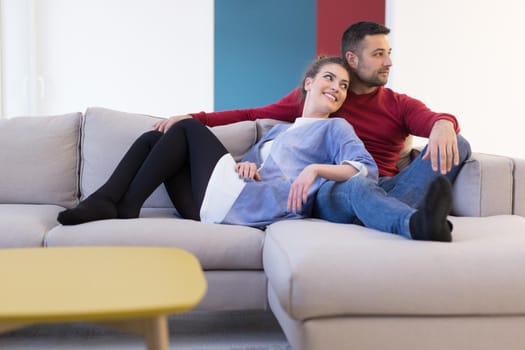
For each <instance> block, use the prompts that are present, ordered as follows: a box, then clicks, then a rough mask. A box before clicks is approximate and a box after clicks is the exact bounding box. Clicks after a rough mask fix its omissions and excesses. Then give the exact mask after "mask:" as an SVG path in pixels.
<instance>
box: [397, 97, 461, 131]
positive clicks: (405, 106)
mask: <svg viewBox="0 0 525 350" xmlns="http://www.w3.org/2000/svg"><path fill="white" fill-rule="evenodd" d="M399 99H400V101H399V102H400V108H401V109H402V110H401V111H400V112H401V115H403V116H404V119H405V123H406V125H407V127H408V131H409V133H410V134H412V135H415V136H420V137H426V138H428V137H429V136H430V131H431V130H432V127H433V126H434V123H435V122H437V121H438V120H441V119H445V120H449V121H451V122H452V124H454V129H455V130H456V133H459V131H460V128H459V123H458V121H457V119H456V117H455V116H453V115H452V114H448V113H437V112H433V111H432V110H430V109H429V108H428V107H427V106H426V105H425V104H424V103H423V102H421V101H419V100H417V99H415V98H412V97H409V96H407V95H399Z"/></svg>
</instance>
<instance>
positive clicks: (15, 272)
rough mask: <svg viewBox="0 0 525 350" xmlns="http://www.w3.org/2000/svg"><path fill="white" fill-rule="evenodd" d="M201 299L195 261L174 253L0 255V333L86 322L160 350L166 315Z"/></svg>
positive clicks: (90, 250)
mask: <svg viewBox="0 0 525 350" xmlns="http://www.w3.org/2000/svg"><path fill="white" fill-rule="evenodd" d="M205 292H206V280H205V279H204V275H203V273H202V269H201V266H200V264H199V262H198V260H197V259H196V258H195V257H194V256H193V255H191V254H190V253H188V252H186V251H184V250H181V249H177V248H147V247H64V248H22V249H0V333H2V332H6V331H10V330H14V329H18V328H22V327H26V326H29V325H32V324H35V323H53V322H77V321H82V322H84V321H85V322H93V323H96V324H101V325H105V326H110V327H113V328H116V329H118V330H123V331H129V332H133V333H138V334H140V335H143V336H144V337H145V340H146V344H147V348H148V349H149V350H153V349H155V350H165V349H168V348H169V334H168V325H167V318H166V317H167V315H168V314H174V313H179V312H184V311H187V310H190V309H192V308H193V307H194V306H195V305H197V304H198V303H199V301H200V300H201V299H202V298H203V296H204V294H205Z"/></svg>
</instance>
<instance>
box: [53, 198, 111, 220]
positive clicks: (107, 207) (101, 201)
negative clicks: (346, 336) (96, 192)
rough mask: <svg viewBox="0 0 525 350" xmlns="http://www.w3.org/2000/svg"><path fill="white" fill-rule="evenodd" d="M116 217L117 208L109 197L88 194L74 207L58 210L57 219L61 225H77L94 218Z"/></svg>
mask: <svg viewBox="0 0 525 350" xmlns="http://www.w3.org/2000/svg"><path fill="white" fill-rule="evenodd" d="M116 217H117V208H116V206H115V204H114V203H113V202H112V201H111V200H110V199H107V198H102V197H96V196H90V197H88V198H86V199H85V200H83V201H82V202H80V203H79V204H78V205H77V206H76V207H75V208H73V209H67V210H64V211H62V212H60V213H59V214H58V217H57V220H58V222H60V223H61V224H62V225H78V224H82V223H85V222H90V221H95V220H105V219H115V218H116Z"/></svg>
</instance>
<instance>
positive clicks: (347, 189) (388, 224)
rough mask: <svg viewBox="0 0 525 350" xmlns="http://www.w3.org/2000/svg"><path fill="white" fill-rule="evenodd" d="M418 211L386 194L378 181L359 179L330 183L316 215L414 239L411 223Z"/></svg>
mask: <svg viewBox="0 0 525 350" xmlns="http://www.w3.org/2000/svg"><path fill="white" fill-rule="evenodd" d="M414 212H415V209H413V208H411V207H409V206H408V205H406V204H405V203H403V202H400V201H398V200H397V199H395V198H391V197H389V196H387V194H386V192H385V191H384V190H383V189H382V188H380V187H379V186H378V185H377V184H376V183H375V182H374V181H372V180H370V179H368V178H366V177H364V176H356V177H353V178H351V179H349V180H346V181H344V182H334V181H328V182H326V183H324V184H323V185H322V186H321V188H320V189H319V191H318V193H317V195H316V199H315V205H314V216H315V217H318V218H321V219H324V220H328V221H332V222H337V223H345V224H363V225H364V226H366V227H370V228H374V229H377V230H380V231H384V232H390V233H394V234H398V235H401V236H404V237H406V238H411V235H410V227H409V221H410V216H411V215H412V214H413V213H414Z"/></svg>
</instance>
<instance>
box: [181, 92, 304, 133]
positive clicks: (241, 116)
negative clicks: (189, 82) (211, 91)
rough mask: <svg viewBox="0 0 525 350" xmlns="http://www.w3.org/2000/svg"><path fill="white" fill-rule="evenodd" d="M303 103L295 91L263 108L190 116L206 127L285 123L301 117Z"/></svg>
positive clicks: (200, 113) (201, 113)
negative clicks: (264, 121)
mask: <svg viewBox="0 0 525 350" xmlns="http://www.w3.org/2000/svg"><path fill="white" fill-rule="evenodd" d="M302 110H303V101H302V98H301V90H300V89H295V90H293V91H292V92H291V93H289V94H288V95H287V96H285V97H283V98H281V99H280V100H279V101H277V102H276V103H273V104H270V105H267V106H265V107H258V108H248V109H236V110H229V111H221V112H210V113H206V112H199V113H190V115H191V116H192V117H193V118H194V119H197V120H198V121H200V122H201V123H203V124H205V125H208V126H218V125H225V124H231V123H235V122H240V121H244V120H256V119H262V118H271V119H277V120H282V121H286V122H293V121H294V120H295V118H296V117H297V116H300V115H302Z"/></svg>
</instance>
